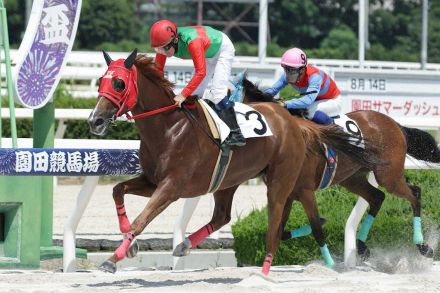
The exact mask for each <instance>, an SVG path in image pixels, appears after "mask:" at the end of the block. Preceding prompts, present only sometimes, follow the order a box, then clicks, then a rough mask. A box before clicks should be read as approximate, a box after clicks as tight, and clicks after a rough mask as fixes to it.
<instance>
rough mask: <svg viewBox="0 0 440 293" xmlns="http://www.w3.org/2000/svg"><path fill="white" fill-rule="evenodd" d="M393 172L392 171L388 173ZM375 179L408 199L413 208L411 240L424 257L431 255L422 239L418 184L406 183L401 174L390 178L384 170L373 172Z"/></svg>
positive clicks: (389, 189)
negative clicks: (398, 176) (396, 177)
mask: <svg viewBox="0 0 440 293" xmlns="http://www.w3.org/2000/svg"><path fill="white" fill-rule="evenodd" d="M390 174H393V173H390ZM375 176H376V180H377V182H378V183H379V185H381V186H383V187H385V189H386V190H387V191H388V192H389V193H392V194H394V195H397V196H399V197H401V198H404V199H406V200H408V201H409V202H410V203H411V207H412V209H413V229H414V230H413V233H414V234H413V242H414V244H416V245H417V247H418V249H419V251H420V253H421V254H422V255H424V256H426V257H433V255H434V253H433V250H432V248H430V247H429V245H428V244H426V243H424V241H423V233H422V222H421V218H420V214H421V211H420V210H421V199H422V193H421V190H420V188H419V187H418V186H412V185H408V183H407V182H406V181H405V178H404V177H403V176H401V177H400V178H398V179H395V178H390V177H391V176H387V173H386V172H382V171H381V172H377V173H376V172H375Z"/></svg>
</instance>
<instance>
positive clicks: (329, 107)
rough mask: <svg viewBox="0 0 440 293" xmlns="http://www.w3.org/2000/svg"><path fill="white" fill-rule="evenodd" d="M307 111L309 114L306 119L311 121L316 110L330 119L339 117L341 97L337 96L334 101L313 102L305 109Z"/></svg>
mask: <svg viewBox="0 0 440 293" xmlns="http://www.w3.org/2000/svg"><path fill="white" fill-rule="evenodd" d="M307 110H308V112H309V114H308V116H307V118H308V119H312V118H313V115H315V112H316V111H317V110H320V111H322V112H324V113H326V114H327V115H328V116H330V117H334V116H338V115H341V111H342V100H341V96H337V97H336V98H334V99H327V100H318V101H315V102H314V103H313V104H311V105H310V106H309V107H308V108H307Z"/></svg>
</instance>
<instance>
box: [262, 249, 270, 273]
mask: <svg viewBox="0 0 440 293" xmlns="http://www.w3.org/2000/svg"><path fill="white" fill-rule="evenodd" d="M272 259H273V257H272V255H271V254H270V253H269V254H268V255H266V257H265V258H264V262H263V269H262V270H261V272H262V273H263V275H265V276H267V275H269V270H270V266H271V265H272Z"/></svg>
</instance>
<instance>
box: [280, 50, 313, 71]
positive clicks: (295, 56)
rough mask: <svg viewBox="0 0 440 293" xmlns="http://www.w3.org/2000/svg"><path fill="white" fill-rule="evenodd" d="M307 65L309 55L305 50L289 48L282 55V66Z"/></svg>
mask: <svg viewBox="0 0 440 293" xmlns="http://www.w3.org/2000/svg"><path fill="white" fill-rule="evenodd" d="M306 65H307V55H306V53H304V51H303V50H301V49H298V48H293V49H289V50H287V51H286V52H285V53H284V54H283V57H281V66H289V67H296V68H299V67H304V66H306Z"/></svg>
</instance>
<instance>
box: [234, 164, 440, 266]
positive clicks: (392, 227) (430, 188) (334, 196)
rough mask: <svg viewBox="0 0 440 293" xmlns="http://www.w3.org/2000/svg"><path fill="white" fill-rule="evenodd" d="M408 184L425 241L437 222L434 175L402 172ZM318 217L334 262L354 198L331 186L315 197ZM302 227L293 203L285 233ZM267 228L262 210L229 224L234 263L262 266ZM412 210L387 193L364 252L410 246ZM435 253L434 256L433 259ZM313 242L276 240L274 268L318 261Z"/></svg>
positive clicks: (439, 210) (438, 178)
mask: <svg viewBox="0 0 440 293" xmlns="http://www.w3.org/2000/svg"><path fill="white" fill-rule="evenodd" d="M406 175H407V177H408V180H409V182H411V183H412V184H416V185H419V186H420V187H421V188H422V222H423V228H424V236H425V240H427V239H428V238H429V236H430V234H435V233H436V232H435V231H436V229H437V226H438V223H439V222H440V200H439V196H440V195H439V194H438V193H439V192H438V191H439V189H438V182H440V171H437V170H423V171H415V170H408V171H406ZM317 198H318V206H319V211H320V214H321V216H323V217H325V218H326V219H327V224H326V225H325V226H324V232H325V234H326V242H327V244H328V245H329V249H330V252H331V253H332V255H333V256H334V257H335V258H336V259H341V260H342V258H343V249H344V225H345V222H346V220H347V218H348V216H349V214H350V212H351V210H352V208H353V205H354V204H355V202H356V200H357V197H356V196H355V195H353V194H351V193H349V192H348V191H346V190H345V189H343V188H341V187H339V186H335V187H332V188H330V189H328V190H324V191H321V192H319V193H318V196H317ZM304 224H308V220H307V218H306V216H305V213H304V211H303V209H302V207H301V204H300V203H298V202H295V203H294V207H293V208H292V211H291V214H290V218H289V221H288V223H287V228H288V229H293V228H297V227H299V226H301V225H304ZM266 229H267V210H266V208H264V209H262V210H254V211H253V212H251V213H250V214H249V215H248V216H247V217H245V218H243V219H239V220H238V221H237V222H236V223H235V224H234V225H233V226H232V234H233V235H234V249H235V255H236V257H237V261H238V264H239V265H259V266H261V265H262V262H263V259H264V256H265V254H266V250H265V236H266ZM412 233H413V231H412V209H411V206H410V204H409V202H408V201H406V200H403V199H401V198H398V197H396V196H391V195H390V194H387V196H386V198H385V201H384V203H383V205H382V209H381V211H380V212H379V214H378V215H377V218H376V220H375V222H374V224H373V227H372V228H371V230H370V234H369V238H368V240H367V245H368V246H369V247H370V248H382V249H390V250H395V249H397V248H399V247H409V246H410V247H413V248H414V249H416V247H415V245H413V243H412V237H413V236H412V235H413V234H412ZM439 256H440V254H439V252H438V251H436V252H435V258H436V259H438V258H439ZM320 258H321V254H320V251H319V247H318V244H317V243H316V242H315V240H314V238H313V236H312V235H309V236H306V237H302V238H297V239H291V240H289V241H286V242H282V243H281V245H280V248H279V249H278V251H277V254H276V256H275V259H274V262H273V263H274V264H275V265H288V264H304V263H306V262H308V261H310V260H313V259H320Z"/></svg>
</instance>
